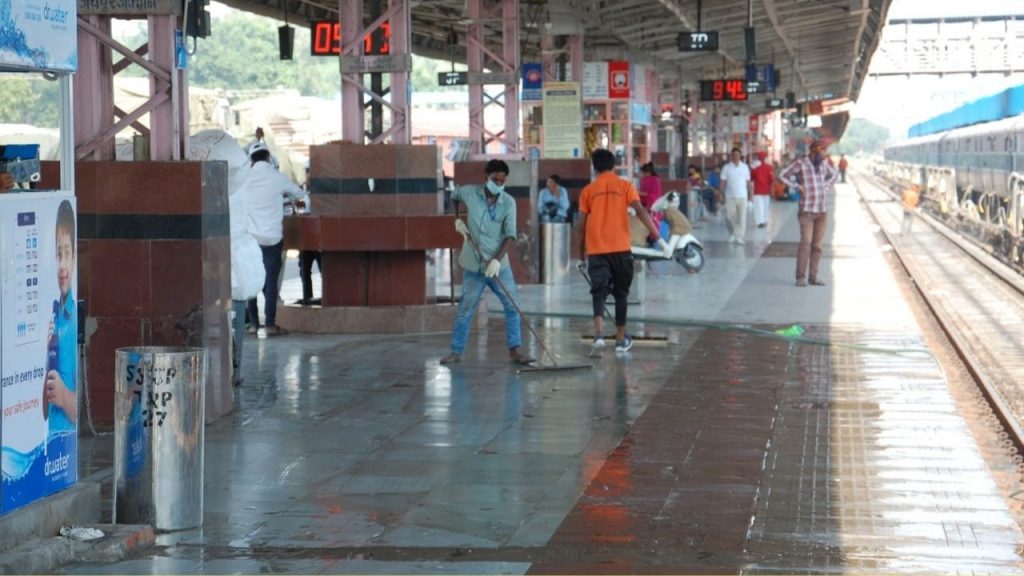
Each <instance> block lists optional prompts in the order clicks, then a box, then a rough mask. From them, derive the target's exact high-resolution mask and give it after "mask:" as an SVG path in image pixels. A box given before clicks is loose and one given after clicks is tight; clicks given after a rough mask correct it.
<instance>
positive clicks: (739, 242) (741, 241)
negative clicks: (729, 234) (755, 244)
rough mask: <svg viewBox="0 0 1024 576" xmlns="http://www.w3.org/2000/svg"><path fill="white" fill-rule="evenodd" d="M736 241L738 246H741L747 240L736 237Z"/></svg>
mask: <svg viewBox="0 0 1024 576" xmlns="http://www.w3.org/2000/svg"><path fill="white" fill-rule="evenodd" d="M736 243H737V244H739V245H740V246H743V245H744V244H746V243H747V241H746V240H744V239H743V238H737V239H736Z"/></svg>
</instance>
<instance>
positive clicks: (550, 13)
mask: <svg viewBox="0 0 1024 576" xmlns="http://www.w3.org/2000/svg"><path fill="white" fill-rule="evenodd" d="M222 1H223V2H224V3H225V4H227V5H229V6H232V7H234V8H238V9H241V10H245V11H249V12H253V13H257V14H262V15H264V16H270V17H273V18H279V19H280V18H282V17H283V14H284V13H285V10H287V12H288V13H289V19H290V21H291V22H292V23H295V24H297V25H303V24H307V23H308V21H309V20H315V19H325V18H337V13H338V5H337V2H336V1H334V2H332V1H331V0H222ZM495 1H496V2H497V1H500V0H495ZM410 2H411V4H412V19H413V52H414V53H415V54H418V55H422V56H429V57H433V58H444V59H449V58H453V59H455V60H456V61H464V60H465V30H466V26H467V24H469V20H468V17H467V15H466V3H465V0H410ZM891 4H892V0H704V1H703V3H702V5H703V10H702V14H701V18H700V24H701V29H703V30H717V31H719V33H720V47H719V48H720V49H719V51H718V52H712V53H693V52H680V51H679V50H678V47H677V40H676V38H677V36H678V34H679V33H680V32H683V31H691V30H696V29H697V0H520V11H521V32H520V38H521V43H522V44H523V59H524V61H529V60H538V59H539V58H540V42H539V40H540V33H541V31H542V30H549V31H552V32H559V31H563V32H564V31H566V30H571V29H572V28H573V26H574V25H575V21H576V19H577V16H580V17H582V25H583V27H584V45H585V55H586V59H587V60H605V59H628V60H631V61H634V62H641V63H646V64H650V65H653V66H656V67H657V68H658V70H659V71H660V72H661V73H662V76H663V77H664V78H675V77H679V78H681V79H682V80H683V82H684V85H686V86H690V87H695V86H696V84H697V81H698V80H700V79H702V78H704V79H712V78H722V77H725V76H740V75H742V70H743V62H744V48H743V27H744V26H746V25H747V22H748V16H752V22H753V25H754V28H755V31H756V38H757V56H758V59H757V60H758V62H760V63H774V64H775V66H776V68H777V69H778V70H779V71H780V72H781V77H782V82H781V85H780V86H779V88H778V90H777V92H778V94H779V95H782V94H784V93H785V92H787V91H790V90H792V91H793V92H796V94H797V96H798V97H814V96H820V95H832V97H834V98H849V99H851V100H856V98H857V96H858V94H859V92H860V88H861V85H862V84H863V81H864V78H865V77H866V75H867V70H868V64H869V63H870V59H871V56H872V54H874V51H875V49H876V48H877V46H878V43H879V38H880V34H881V28H882V26H883V25H884V23H885V21H886V14H887V12H888V10H889V6H890V5H891ZM484 25H485V26H486V27H487V28H489V29H492V30H493V31H494V34H489V35H488V36H490V37H494V38H500V36H498V31H499V29H500V22H485V24H484ZM451 30H455V32H456V33H457V34H458V35H459V39H460V44H461V45H460V46H457V47H455V48H454V49H452V48H450V47H449V46H448V44H447V38H448V36H449V34H450V31H451ZM214 33H216V31H214ZM494 42H497V40H494ZM300 49H301V48H300Z"/></svg>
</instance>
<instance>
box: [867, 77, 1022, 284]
mask: <svg viewBox="0 0 1024 576" xmlns="http://www.w3.org/2000/svg"><path fill="white" fill-rule="evenodd" d="M910 136H911V137H910V138H909V139H908V140H905V141H903V142H900V143H898V144H894V145H891V146H889V147H887V148H886V149H885V168H884V170H885V171H886V172H887V174H888V176H889V177H890V178H893V179H895V180H897V181H899V182H901V183H902V184H917V185H919V186H920V187H921V190H922V191H923V192H924V198H925V199H926V203H927V204H926V207H928V208H929V209H931V210H932V211H933V212H935V213H937V214H938V215H939V216H942V217H944V218H947V219H951V220H955V221H956V222H957V223H958V224H962V225H963V226H960V227H961V228H963V227H967V228H970V232H972V233H973V234H974V235H975V236H979V237H981V238H982V239H983V240H984V241H986V242H987V243H989V244H991V245H993V247H994V248H995V249H996V250H997V252H999V253H1002V254H1003V255H1004V256H1006V257H1007V258H1009V259H1010V260H1011V261H1012V262H1013V263H1015V264H1018V265H1019V264H1020V263H1021V260H1022V258H1021V256H1022V251H1024V246H1022V243H1021V232H1022V228H1024V221H1022V217H1024V213H1022V212H1024V85H1021V86H1016V87H1014V88H1010V89H1008V90H1005V91H1003V92H1000V93H998V94H995V95H992V96H988V97H985V98H982V99H980V100H977V101H975V102H971V103H969V104H965V105H964V106H961V107H960V108H957V109H956V110H953V111H951V112H947V113H946V114H942V115H940V116H937V117H935V118H932V119H930V120H928V121H926V122H922V123H920V124H917V125H915V126H913V127H911V129H910Z"/></svg>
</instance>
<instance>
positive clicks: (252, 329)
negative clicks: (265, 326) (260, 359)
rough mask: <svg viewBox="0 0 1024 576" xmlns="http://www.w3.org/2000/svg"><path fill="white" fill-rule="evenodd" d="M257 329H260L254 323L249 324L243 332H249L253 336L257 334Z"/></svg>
mask: <svg viewBox="0 0 1024 576" xmlns="http://www.w3.org/2000/svg"><path fill="white" fill-rule="evenodd" d="M259 331H260V327H259V326H257V325H255V324H249V327H248V328H246V329H245V333H246V334H251V335H253V336H255V335H256V334H258V333H259Z"/></svg>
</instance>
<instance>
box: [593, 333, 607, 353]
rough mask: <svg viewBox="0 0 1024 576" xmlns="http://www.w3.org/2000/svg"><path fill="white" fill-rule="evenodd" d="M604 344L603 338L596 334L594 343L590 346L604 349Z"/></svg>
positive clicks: (595, 348)
mask: <svg viewBox="0 0 1024 576" xmlns="http://www.w3.org/2000/svg"><path fill="white" fill-rule="evenodd" d="M605 346H606V343H605V341H604V338H602V337H600V336H598V337H597V338H594V343H593V344H592V345H591V346H590V347H591V348H593V349H594V350H604V347H605Z"/></svg>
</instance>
